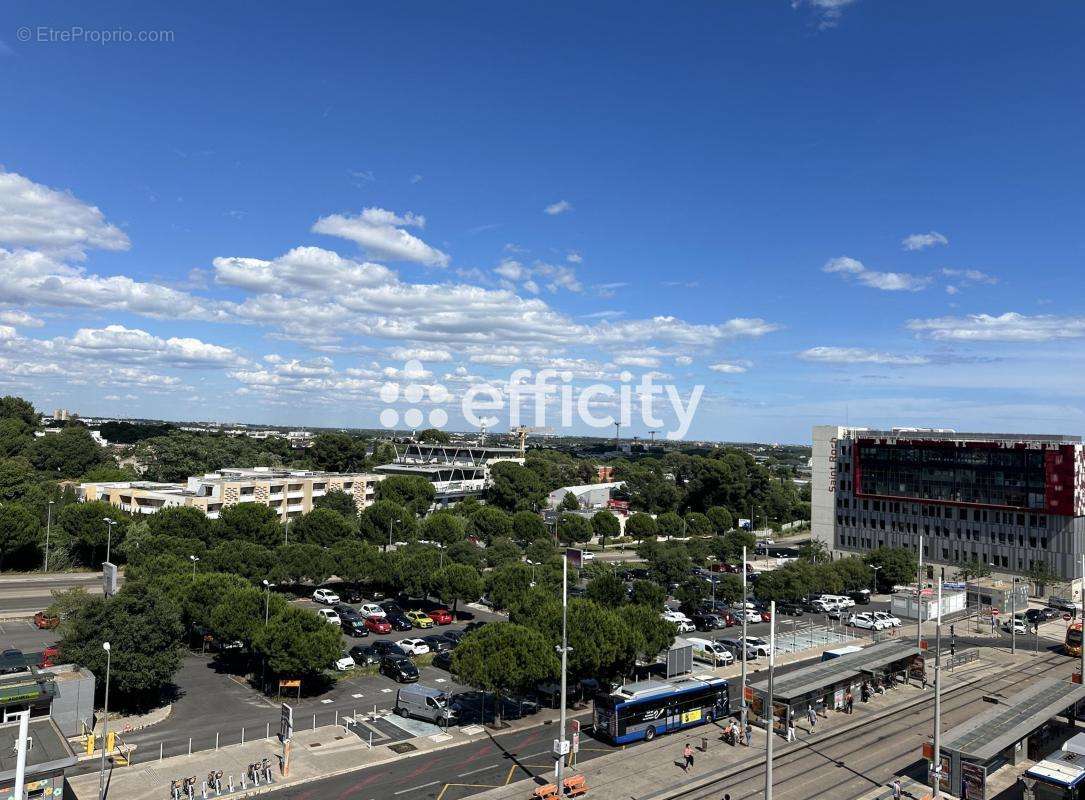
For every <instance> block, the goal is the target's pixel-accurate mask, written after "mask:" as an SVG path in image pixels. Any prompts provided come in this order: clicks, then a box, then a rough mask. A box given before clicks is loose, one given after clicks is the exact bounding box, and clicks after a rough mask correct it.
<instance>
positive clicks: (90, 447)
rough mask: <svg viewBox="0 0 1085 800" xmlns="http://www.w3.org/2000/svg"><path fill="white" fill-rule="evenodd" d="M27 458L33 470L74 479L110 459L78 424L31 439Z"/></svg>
mask: <svg viewBox="0 0 1085 800" xmlns="http://www.w3.org/2000/svg"><path fill="white" fill-rule="evenodd" d="M27 456H28V458H29V459H30V463H31V464H33V465H34V468H35V469H38V470H41V471H42V472H47V473H49V474H51V475H54V476H56V477H58V478H77V477H79V476H80V475H82V474H83V473H85V472H86V471H87V470H89V469H91V467H96V466H98V465H99V464H103V463H107V462H108V461H109V460H110V459H109V456H107V455H106V453H105V451H104V450H102V448H101V447H99V446H98V443H97V442H96V441H94V439H92V438H91V435H90V431H88V430H87V429H86V428H84V427H83V426H82V425H72V426H70V427H67V428H61V430H60V432H59V433H54V434H50V435H48V436H42V437H41V438H40V439H35V440H34V443H33V444H31V445H30V447H29V448H28V450H27Z"/></svg>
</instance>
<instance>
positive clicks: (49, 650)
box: [38, 644, 60, 667]
mask: <svg viewBox="0 0 1085 800" xmlns="http://www.w3.org/2000/svg"><path fill="white" fill-rule="evenodd" d="M58 658H60V648H59V647H57V646H56V645H55V644H51V645H49V646H48V647H46V648H45V649H44V650H42V651H41V663H40V664H38V666H39V667H52V666H55V665H56V663H57V659H58Z"/></svg>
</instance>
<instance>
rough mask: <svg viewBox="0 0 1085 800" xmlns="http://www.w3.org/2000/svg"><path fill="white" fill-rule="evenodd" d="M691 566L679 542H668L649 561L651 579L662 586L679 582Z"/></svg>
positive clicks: (687, 573)
mask: <svg viewBox="0 0 1085 800" xmlns="http://www.w3.org/2000/svg"><path fill="white" fill-rule="evenodd" d="M692 566H693V564H692V562H691V561H690V558H689V556H688V555H686V549H685V548H684V547H682V544H681V542H668V543H667V544H665V545H664V546H663V547H661V548H660V549H659V552H658V553H657V554H656V555H655V557H654V558H653V559H652V560H651V561H649V567H650V569H651V570H652V575H653V577H654V578H655V579H656V580H657V581H659V583H661V584H662V585H663V586H669V585H670V584H672V583H679V582H681V581H682V580H683V579H684V578H685V577H686V576H687V575H689V571H690V569H691V568H692Z"/></svg>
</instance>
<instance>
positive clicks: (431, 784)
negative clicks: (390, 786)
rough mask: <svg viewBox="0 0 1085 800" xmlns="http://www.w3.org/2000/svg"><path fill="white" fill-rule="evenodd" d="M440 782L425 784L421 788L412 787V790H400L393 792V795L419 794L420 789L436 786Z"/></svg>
mask: <svg viewBox="0 0 1085 800" xmlns="http://www.w3.org/2000/svg"><path fill="white" fill-rule="evenodd" d="M438 783H440V781H430V782H429V783H423V784H422V785H421V786H412V787H411V788H410V789H400V790H399V791H398V792H392V794H393V795H400V794H407V792H417V791H418V790H419V789H425V788H426V787H427V786H436V785H437V784H438Z"/></svg>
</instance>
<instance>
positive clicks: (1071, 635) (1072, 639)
mask: <svg viewBox="0 0 1085 800" xmlns="http://www.w3.org/2000/svg"><path fill="white" fill-rule="evenodd" d="M1066 643H1067V644H1072V645H1075V646H1079V645H1080V644H1081V628H1071V629H1070V630H1068V631H1067V632H1066Z"/></svg>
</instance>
